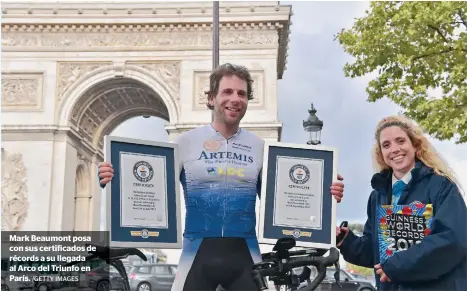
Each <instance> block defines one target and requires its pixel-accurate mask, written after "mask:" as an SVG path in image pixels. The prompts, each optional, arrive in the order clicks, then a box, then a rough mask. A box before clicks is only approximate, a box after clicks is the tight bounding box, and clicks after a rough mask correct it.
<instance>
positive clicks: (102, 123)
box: [59, 65, 178, 149]
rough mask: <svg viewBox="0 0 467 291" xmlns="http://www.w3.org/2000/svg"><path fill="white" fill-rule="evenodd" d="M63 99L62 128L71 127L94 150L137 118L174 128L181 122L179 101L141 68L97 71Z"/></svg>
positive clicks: (154, 77)
mask: <svg viewBox="0 0 467 291" xmlns="http://www.w3.org/2000/svg"><path fill="white" fill-rule="evenodd" d="M118 72H122V73H121V74H119V73H118ZM116 75H117V76H118V77H116ZM63 96H64V97H63V102H61V104H60V107H59V123H60V125H61V126H69V127H71V128H72V129H73V130H74V131H75V133H77V134H78V135H79V136H80V138H81V139H82V140H84V141H85V143H87V144H88V145H89V146H90V147H91V148H93V149H102V148H103V136H104V135H106V134H109V133H110V132H111V131H112V130H113V128H115V126H116V125H117V124H119V123H121V122H123V121H125V120H126V119H129V118H132V117H135V116H140V115H152V116H156V117H159V118H162V119H164V120H166V121H169V122H170V123H172V124H173V123H176V122H177V121H178V106H177V103H176V102H175V100H174V99H175V98H173V97H172V96H171V95H170V94H169V90H168V89H167V88H166V87H165V85H164V83H163V82H161V81H160V80H159V79H158V76H157V74H152V73H151V72H149V71H147V70H146V69H145V68H142V67H138V66H132V65H129V66H125V67H124V68H122V69H119V70H115V67H113V66H106V67H101V68H98V69H95V70H94V71H92V72H90V73H88V74H86V75H85V76H83V77H82V78H81V79H79V80H77V81H76V82H75V83H74V84H73V85H72V86H70V88H69V89H68V90H67V92H65V94H64V95H63Z"/></svg>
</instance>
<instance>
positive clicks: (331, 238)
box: [257, 141, 338, 249]
mask: <svg viewBox="0 0 467 291" xmlns="http://www.w3.org/2000/svg"><path fill="white" fill-rule="evenodd" d="M337 155H338V150H337V149H336V148H334V147H328V146H322V145H307V144H295V143H284V142H269V141H266V142H265V144H264V153H263V171H262V187H261V197H260V213H259V223H258V230H257V233H258V242H259V243H261V244H275V243H276V242H277V240H278V239H280V238H284V237H292V238H294V239H295V241H296V246H297V247H305V248H318V249H330V248H332V247H336V204H337V203H336V200H335V199H334V197H333V196H332V195H331V193H330V187H331V184H332V183H333V182H335V181H337ZM284 157H285V158H291V159H296V160H299V159H309V161H310V160H311V161H313V162H315V161H318V160H321V161H322V165H323V168H322V171H323V172H322V179H321V183H322V184H321V194H322V196H321V207H320V215H321V218H320V219H319V221H320V222H321V227H320V228H315V227H306V226H304V225H292V224H291V225H288V226H287V225H283V224H282V225H281V224H280V223H275V217H276V215H275V211H276V191H277V188H278V187H277V185H278V181H277V180H278V179H277V174H276V173H277V172H278V169H277V167H278V158H284ZM310 175H312V174H310ZM281 181H282V180H281ZM310 191H311V190H310ZM310 219H311V216H310Z"/></svg>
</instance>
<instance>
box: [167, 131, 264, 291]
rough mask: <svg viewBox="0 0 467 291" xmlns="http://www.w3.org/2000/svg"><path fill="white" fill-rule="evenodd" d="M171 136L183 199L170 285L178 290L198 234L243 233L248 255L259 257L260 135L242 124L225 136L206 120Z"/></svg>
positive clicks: (200, 238)
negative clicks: (180, 241)
mask: <svg viewBox="0 0 467 291" xmlns="http://www.w3.org/2000/svg"><path fill="white" fill-rule="evenodd" d="M175 142H176V143H177V144H178V148H179V161H180V169H181V173H180V181H181V184H182V187H183V190H184V197H185V205H186V217H185V231H184V234H183V236H184V239H183V250H182V255H181V258H180V262H179V265H178V272H177V276H176V279H175V282H174V284H173V286H172V290H176V291H180V290H192V289H189V288H188V289H187V286H185V289H184V284H185V280H186V278H187V276H188V273H189V272H190V269H191V267H192V265H193V261H194V260H195V257H197V254H198V250H199V247H200V245H201V243H202V241H203V238H208V237H216V238H222V237H236V238H243V239H244V240H243V241H244V242H246V245H247V247H248V249H249V251H250V255H251V259H252V261H253V262H254V263H258V262H260V261H261V252H260V250H259V245H258V241H257V238H256V212H255V206H256V195H257V194H258V193H260V191H259V188H260V185H261V180H260V172H261V168H262V165H263V147H264V141H263V140H262V139H260V138H258V137H257V136H255V135H253V134H252V133H250V132H248V131H246V130H244V129H239V130H238V131H237V133H236V134H234V135H233V136H232V137H230V138H229V139H226V138H224V137H223V136H222V135H221V134H220V133H219V132H217V131H216V130H215V129H214V128H213V127H212V125H206V126H202V127H199V128H196V129H193V130H191V131H188V132H186V133H184V134H182V135H180V136H179V137H178V138H177V139H176V140H175ZM220 259H221V258H220ZM245 264H247V265H249V266H250V267H251V263H249V262H245Z"/></svg>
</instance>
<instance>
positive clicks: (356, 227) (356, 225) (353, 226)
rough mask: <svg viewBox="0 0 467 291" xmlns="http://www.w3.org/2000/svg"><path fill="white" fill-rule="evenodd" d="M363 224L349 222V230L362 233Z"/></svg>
mask: <svg viewBox="0 0 467 291" xmlns="http://www.w3.org/2000/svg"><path fill="white" fill-rule="evenodd" d="M363 228H364V225H363V224H361V223H349V229H350V230H351V231H357V232H359V233H363Z"/></svg>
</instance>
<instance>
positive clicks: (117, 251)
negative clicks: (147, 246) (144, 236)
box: [65, 244, 148, 266]
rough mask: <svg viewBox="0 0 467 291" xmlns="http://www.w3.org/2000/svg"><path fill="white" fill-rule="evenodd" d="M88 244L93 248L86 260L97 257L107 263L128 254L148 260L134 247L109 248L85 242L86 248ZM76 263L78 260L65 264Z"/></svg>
mask: <svg viewBox="0 0 467 291" xmlns="http://www.w3.org/2000/svg"><path fill="white" fill-rule="evenodd" d="M88 246H93V247H94V248H95V250H93V251H89V253H90V254H91V255H89V256H87V257H86V261H89V260H92V259H95V258H99V259H101V260H104V261H105V262H106V263H109V261H115V260H119V259H124V258H126V257H128V256H133V255H135V256H138V257H140V258H141V259H142V260H143V261H145V262H146V261H147V260H148V259H147V257H146V256H145V255H144V254H143V253H142V252H141V251H140V250H138V249H136V248H111V247H105V246H98V245H89V244H86V248H87V247H88ZM78 263H80V261H75V262H70V263H67V264H66V265H65V266H71V265H75V264H78Z"/></svg>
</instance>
